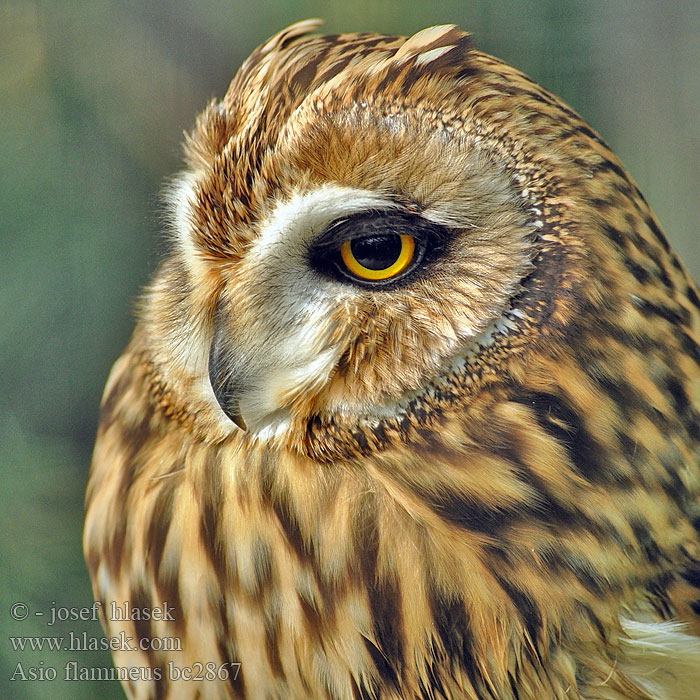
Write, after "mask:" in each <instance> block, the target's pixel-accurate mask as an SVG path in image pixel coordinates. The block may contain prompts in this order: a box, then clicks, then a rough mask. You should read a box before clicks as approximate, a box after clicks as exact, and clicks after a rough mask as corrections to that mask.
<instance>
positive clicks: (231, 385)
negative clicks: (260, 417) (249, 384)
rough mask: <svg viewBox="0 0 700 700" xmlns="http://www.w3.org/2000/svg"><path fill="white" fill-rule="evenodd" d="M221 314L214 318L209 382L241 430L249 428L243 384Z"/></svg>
mask: <svg viewBox="0 0 700 700" xmlns="http://www.w3.org/2000/svg"><path fill="white" fill-rule="evenodd" d="M219 315H220V314H219V313H217V314H216V316H215V319H214V337H213V339H212V343H211V348H210V350H209V382H210V383H211V388H212V389H213V391H214V396H215V397H216V400H217V401H218V402H219V406H221V410H222V411H223V412H224V413H225V414H226V415H227V416H228V417H229V418H230V419H231V420H232V421H233V422H234V423H235V424H236V425H237V426H238V427H239V428H240V429H241V430H247V429H248V426H246V424H245V421H244V420H243V417H242V416H241V413H240V406H239V404H240V400H239V397H240V395H241V390H242V388H243V386H242V382H241V381H240V379H239V378H238V377H237V373H236V372H235V370H234V369H233V362H232V361H231V352H230V350H228V349H227V348H226V346H225V343H224V333H223V331H222V329H221V324H220V323H219V322H218V321H219Z"/></svg>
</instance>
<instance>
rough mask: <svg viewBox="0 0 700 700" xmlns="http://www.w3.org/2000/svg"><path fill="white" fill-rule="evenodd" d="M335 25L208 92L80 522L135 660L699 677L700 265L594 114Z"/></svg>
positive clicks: (239, 685) (164, 692) (315, 681)
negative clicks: (381, 256) (335, 260)
mask: <svg viewBox="0 0 700 700" xmlns="http://www.w3.org/2000/svg"><path fill="white" fill-rule="evenodd" d="M317 25H318V22H316V21H314V20H310V21H307V22H301V23H298V24H296V25H293V26H292V27H289V28H288V29H286V30H284V31H282V32H280V33H279V34H277V35H276V36H275V37H273V38H272V39H270V40H269V41H268V42H267V43H265V44H263V45H262V46H261V47H259V48H258V49H256V50H255V51H254V52H253V54H252V55H251V56H250V58H249V59H248V60H247V61H246V62H245V63H244V65H243V66H242V68H241V69H240V70H239V72H238V73H237V75H236V77H235V78H234V79H233V82H232V83H231V86H230V88H229V90H228V92H227V93H226V95H225V97H224V99H223V100H222V101H220V102H218V101H215V102H212V103H211V104H210V105H209V106H208V107H207V108H206V110H205V111H204V112H203V113H202V115H201V116H200V117H199V118H198V120H197V123H196V126H195V129H194V131H193V132H192V133H191V134H190V135H189V136H188V137H187V140H186V146H185V148H186V156H187V171H186V172H185V173H184V174H182V175H181V176H180V178H179V179H178V180H177V182H176V184H174V185H173V186H172V188H171V191H170V194H169V197H170V201H171V212H172V214H171V228H172V234H173V235H172V238H173V243H172V249H171V253H170V255H169V257H168V258H167V259H166V260H165V261H164V263H163V265H162V266H161V268H160V270H159V271H158V273H157V275H156V277H155V280H154V282H153V283H152V285H151V287H150V289H149V290H148V292H147V294H146V295H145V298H144V300H143V301H142V304H141V311H140V317H139V321H138V324H137V327H136V330H135V332H134V336H133V338H132V341H131V343H130V344H129V346H128V348H127V349H126V351H125V352H124V354H123V355H122V357H121V358H120V359H119V360H118V361H117V363H116V365H115V366H114V369H113V370H112V374H111V376H110V378H109V381H108V383H107V386H106V388H105V393H104V398H103V402H102V409H101V417H100V424H99V431H98V436H97V443H96V446H95V452H94V457H93V464H92V471H91V476H90V482H89V485H88V492H87V515H86V522H85V535H84V548H85V554H86V559H87V562H88V568H89V570H90V574H91V576H92V580H93V586H94V591H95V596H96V598H97V599H98V600H100V601H101V602H102V604H103V611H104V613H105V615H104V620H103V622H104V625H105V630H106V632H107V634H108V636H110V637H116V636H118V635H119V634H120V633H124V634H125V635H126V636H127V637H131V638H132V639H133V640H134V648H133V649H131V650H128V649H121V650H119V651H116V652H115V653H114V659H115V664H116V665H117V667H119V668H120V669H122V672H123V677H124V686H125V690H126V693H127V695H128V696H129V698H131V699H133V700H136V699H138V700H175V699H176V698H177V699H183V700H188V699H194V698H201V699H202V700H204V699H213V698H228V699H233V698H241V699H250V700H252V699H255V700H257V699H263V698H266V699H267V698H279V699H282V698H284V699H289V700H306V699H314V700H350V699H353V700H360V699H361V700H379V699H381V700H398V699H399V698H401V699H404V700H436V699H438V698H449V699H454V700H458V699H462V700H549V699H550V698H551V699H552V700H555V699H557V700H564V699H566V700H575V699H578V700H687V699H688V698H691V697H694V694H696V693H697V688H698V685H699V684H700V466H699V465H700V459H699V456H700V417H699V413H700V298H699V297H698V290H697V288H696V286H695V284H694V283H693V281H692V280H691V279H690V278H689V276H688V274H687V273H686V271H685V269H684V267H683V265H682V264H681V263H680V262H679V260H678V259H677V257H676V256H675V254H674V253H673V251H672V250H671V249H670V247H669V244H668V242H667V241H666V239H665V237H664V235H663V233H662V232H661V230H660V228H659V225H658V223H657V221H656V219H655V218H654V215H653V214H652V212H651V211H650V209H649V207H648V205H647V203H646V201H645V200H644V198H643V196H642V195H641V193H640V192H639V190H638V189H637V187H636V185H635V184H634V183H633V182H632V180H631V179H630V177H629V176H628V175H627V173H626V172H625V170H624V169H623V167H622V165H621V164H620V163H619V161H618V160H617V158H616V157H615V155H614V154H613V153H612V152H611V151H610V150H609V148H608V147H607V145H606V144H605V143H604V142H603V141H602V140H601V139H600V137H599V136H598V135H597V134H596V133H595V132H593V131H592V130H591V129H590V128H589V127H588V126H587V125H586V124H585V123H584V122H583V121H582V120H581V118H580V117H579V116H578V115H577V114H575V113H574V112H573V111H571V110H570V109H569V108H568V107H566V106H565V105H563V104H562V103H561V102H559V101H558V100H557V99H556V98H555V97H553V96H552V95H550V94H549V93H547V92H546V91H545V90H543V89H542V88H541V87H540V86H538V85H536V84H535V83H533V82H532V81H531V80H530V79H529V78H527V77H526V76H524V75H522V74H521V73H519V72H517V71H516V70H514V69H513V68H511V67H509V66H507V65H504V64H503V63H501V62H500V61H498V60H496V59H494V58H492V57H490V56H486V55H484V54H482V53H479V52H478V51H476V50H474V49H473V48H472V47H471V44H470V40H469V37H468V35H466V34H465V33H463V32H461V31H459V30H458V29H456V28H455V27H453V26H442V27H433V28H430V29H426V30H424V31H422V32H419V33H418V34H416V35H415V36H413V37H411V38H408V39H406V38H404V37H392V36H381V35H376V34H343V35H336V36H327V37H324V36H314V35H311V34H309V32H311V31H313V30H314V29H315V28H316V27H317ZM387 212H388V213H387ZM392 212H398V213H399V214H400V216H401V217H403V218H402V219H401V220H402V221H412V222H414V225H415V226H418V227H424V228H426V230H428V229H429V230H430V231H431V232H432V233H431V234H430V235H431V236H432V238H430V241H432V243H431V246H432V247H431V248H429V249H428V250H427V252H426V253H425V255H426V258H425V261H424V263H421V265H420V266H419V267H418V268H417V269H416V271H415V273H413V272H412V273H411V274H409V275H407V276H406V277H405V278H403V279H401V280H400V281H397V282H396V284H394V283H392V284H389V285H387V286H384V287H379V286H375V287H372V286H370V285H368V284H352V283H349V282H348V281H347V280H340V281H339V280H338V279H335V278H333V274H336V273H334V272H332V271H331V272H328V271H327V270H326V271H323V270H320V269H316V268H314V267H313V265H314V263H313V260H315V258H314V257H313V256H314V255H316V254H317V253H315V252H314V251H317V249H318V247H319V246H320V245H321V243H320V242H319V241H321V240H325V238H324V236H325V237H328V236H332V235H333V230H334V229H333V226H336V225H338V223H339V222H340V224H342V223H343V222H344V221H346V220H348V219H349V220H353V219H352V217H353V216H357V215H361V216H365V217H369V218H370V220H371V221H372V222H376V221H379V222H380V224H381V225H385V224H384V223H382V222H386V221H389V220H390V218H386V217H391V216H392V215H393V214H392ZM372 225H375V224H374V223H373V224H372ZM387 225H388V224H387ZM403 230H404V229H402V231H403ZM405 230H412V229H410V228H409V229H405ZM319 254H320V253H319ZM324 269H325V268H324ZM234 421H235V422H236V423H238V426H240V427H238V426H237V425H235V424H234ZM243 427H246V428H247V429H245V430H244V429H243ZM125 603H126V604H128V605H130V607H131V610H132V611H134V612H135V613H136V615H135V616H136V617H144V616H143V615H139V611H146V610H151V609H155V610H161V612H162V611H163V610H166V612H167V611H171V612H170V613H168V614H165V615H163V614H158V613H156V614H155V615H151V616H150V619H125V620H119V619H116V617H117V616H115V615H114V614H113V613H114V610H115V608H114V606H117V607H119V606H121V607H122V608H123V607H124V605H125ZM131 617H134V615H133V614H132V615H131ZM167 640H171V642H170V643H168V642H167ZM168 644H170V646H168ZM137 647H138V648H137ZM239 664H240V671H239V672H238V665H239ZM183 669H185V670H187V669H189V671H190V673H191V674H192V673H194V676H195V678H197V677H198V676H197V673H199V674H200V675H201V678H200V679H199V680H191V679H190V678H189V677H186V676H185V675H184V674H183V672H182V670H183Z"/></svg>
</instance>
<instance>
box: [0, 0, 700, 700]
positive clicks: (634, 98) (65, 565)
mask: <svg viewBox="0 0 700 700" xmlns="http://www.w3.org/2000/svg"><path fill="white" fill-rule="evenodd" d="M305 17H322V18H324V19H325V20H326V25H325V28H326V29H327V30H328V31H329V32H335V31H351V30H375V31H382V32H389V33H413V32H415V31H417V30H419V29H421V28H423V27H425V26H428V25H431V24H439V23H445V22H454V23H457V24H459V25H460V26H462V27H463V28H465V29H468V30H469V31H471V32H472V33H473V35H474V42H475V44H476V46H477V47H479V48H481V49H483V50H485V51H487V52H489V53H493V54H495V55H497V56H499V57H501V58H503V59H505V60H507V61H508V62H510V63H512V64H514V65H516V66H517V67H519V68H520V69H522V70H524V71H525V72H527V73H528V74H530V75H531V76H532V77H534V78H535V79H536V80H538V81H539V82H540V83H542V84H543V85H544V86H545V87H547V88H548V89H549V90H551V91H552V92H554V93H556V94H557V95H559V96H560V97H562V98H563V99H564V100H565V101H566V102H568V103H569V104H571V105H572V106H573V107H574V108H575V109H576V110H578V111H579V112H580V113H582V114H583V116H584V117H585V118H586V119H587V120H588V121H589V122H590V123H591V125H592V126H593V127H594V128H596V129H597V130H598V131H599V132H600V133H601V134H602V135H603V137H604V138H605V139H606V140H607V141H608V142H609V143H610V144H611V146H612V147H613V149H614V150H615V151H616V152H617V153H618V155H619V156H620V157H621V159H622V161H623V162H624V163H625V164H626V166H627V167H628V169H629V170H630V172H631V173H632V175H633V177H634V178H635V179H636V180H637V182H638V184H639V186H640V188H641V189H642V191H643V192H644V193H645V194H646V196H647V198H648V199H649V201H650V202H651V204H652V207H653V208H654V210H655V211H656V213H657V215H658V217H659V219H660V220H661V223H662V226H663V228H664V230H665V231H666V233H667V235H668V237H669V238H670V239H671V241H672V243H673V245H674V246H675V247H676V249H677V250H678V252H679V253H680V254H681V257H682V258H683V259H684V260H685V262H686V264H687V265H688V266H689V267H690V269H691V271H692V272H693V274H694V275H695V277H696V279H697V278H698V277H700V251H699V250H698V245H697V243H698V225H697V222H698V214H699V213H700V175H699V171H700V119H699V118H698V115H699V114H700V40H699V39H698V37H700V4H699V3H698V2H697V1H693V2H675V3H663V2H660V1H659V2H649V1H643V0H640V1H637V2H634V1H619V0H618V1H617V2H610V1H609V0H586V1H583V0H581V1H575V0H574V1H570V2H562V1H561V0H558V1H543V0H538V1H535V0H531V1H526V0H519V1H511V2H504V1H489V0H462V1H461V2H456V1H452V2H449V1H448V2H435V1H434V0H433V1H430V2H425V1H423V0H420V1H416V2H412V3H399V2H390V1H382V0H374V1H373V2H370V1H362V0H345V1H343V2H318V1H311V0H309V1H306V2H302V1H299V2H286V3H283V4H282V3H279V4H278V3H272V2H265V1H263V0H259V1H256V2H241V1H238V2H235V1H233V0H200V1H197V2H195V1H194V0H189V1H188V0H170V1H169V2H165V0H153V1H152V2H129V1H128V0H122V1H121V2H117V1H114V2H110V1H108V0H85V1H82V2H81V1H79V0H47V1H46V2H38V1H35V2H31V1H29V0H27V1H22V0H17V1H15V2H7V0H5V1H4V2H3V1H2V0H0V214H1V220H0V245H1V251H2V254H1V256H0V271H1V272H0V285H1V289H2V294H1V296H0V309H1V314H2V315H1V318H2V323H1V325H0V342H1V343H2V351H1V352H0V362H1V363H2V365H1V377H2V384H1V388H0V408H1V412H0V498H1V499H2V508H1V513H0V532H1V533H2V543H1V549H0V560H1V561H2V565H1V571H0V628H1V629H2V630H3V632H2V635H1V639H0V653H1V661H2V667H1V669H0V672H1V674H2V677H1V678H0V697H3V698H12V699H24V698H27V699H29V698H31V699H35V698H49V697H50V698H53V699H57V700H61V699H63V698H65V699H71V700H81V699H83V698H85V699H87V698H123V694H122V691H121V690H120V688H119V685H118V684H117V683H114V682H112V683H101V682H89V681H85V682H66V681H61V680H60V679H61V678H63V675H64V668H65V665H66V663H67V662H69V661H77V662H78V664H79V665H80V666H87V667H108V666H109V665H110V660H109V657H108V655H107V654H105V653H98V652H94V651H84V652H77V651H70V650H60V651H50V650H48V649H46V648H45V649H44V650H35V651H31V650H29V649H25V650H23V651H22V650H19V649H16V648H14V647H13V641H12V639H11V637H22V636H32V635H33V636H38V637H44V636H47V635H50V636H60V635H68V634H69V632H71V631H72V632H73V633H74V634H76V635H82V633H83V632H85V633H86V634H87V635H88V636H99V635H100V631H99V627H98V625H97V623H94V622H86V621H79V622H75V621H73V622H66V623H63V624H60V623H57V624H56V625H55V626H52V627H49V626H48V625H47V623H48V622H49V621H50V615H51V608H52V606H56V607H68V608H70V607H73V608H82V607H86V606H89V605H90V604H91V603H92V597H91V593H90V587H89V582H88V578H87V574H86V572H85V569H84V565H83V561H82V555H81V546H80V536H81V535H80V533H81V526H82V499H83V492H84V487H85V481H86V477H87V470H88V464H89V459H90V450H91V447H92V440H93V435H94V433H95V427H96V418H97V408H98V404H99V399H100V393H101V390H102V386H103V384H104V382H105V379H106V376H107V373H108V371H109V367H110V365H111V364H112V362H113V361H114V360H115V359H116V357H117V356H118V354H119V352H120V350H121V348H122V347H123V346H124V345H125V343H126V342H127V339H128V336H129V333H130V330H131V326H132V323H133V302H134V299H135V297H136V296H137V294H138V292H139V289H140V288H141V287H142V286H143V285H144V284H145V282H146V281H147V279H148V278H149V275H150V274H151V272H152V271H153V269H154V266H155V264H156V260H157V252H156V251H157V249H158V241H159V239H160V230H161V222H160V215H159V209H160V204H159V190H160V188H161V186H162V183H163V180H164V178H165V177H167V176H168V175H169V174H171V173H173V172H174V171H176V170H177V169H178V168H179V167H180V163H181V161H180V147H179V143H180V140H181V138H182V131H183V129H189V128H190V127H191V125H192V123H193V120H194V117H195V115H196V114H197V112H198V111H199V110H200V109H201V108H202V107H203V106H204V104H205V103H206V102H207V100H208V99H209V98H211V97H212V96H221V95H223V93H224V92H225V90H226V87H227V85H228V82H229V80H230V79H231V77H232V76H233V73H234V71H235V70H236V68H237V67H238V66H239V65H240V63H241V62H242V61H243V59H244V58H245V57H246V56H247V54H248V53H249V52H250V51H251V49H253V48H254V47H255V46H256V45H257V44H258V43H260V42H262V41H263V40H265V39H266V38H267V37H268V36H269V35H270V34H272V33H274V32H276V31H277V30H278V29H280V28H282V27H284V26H285V25H287V24H289V23H291V22H293V21H295V20H298V19H302V18H305ZM16 602H22V603H25V604H26V605H27V606H28V607H27V611H28V617H27V619H25V620H14V619H13V618H12V616H11V613H10V609H11V606H12V604H13V603H16ZM36 612H44V617H43V618H42V617H39V616H37V615H36V614H35V613H36ZM14 644H15V645H16V644H17V640H16V639H15V641H14ZM18 664H20V665H21V672H20V673H19V674H18ZM30 668H35V669H37V670H36V671H35V674H36V675H37V676H38V677H39V678H42V677H43V678H46V677H47V675H48V676H50V675H51V673H50V671H48V669H49V668H55V669H56V673H57V680H55V681H51V680H34V681H31V680H21V678H22V676H23V673H24V674H26V675H28V674H29V669H30ZM13 676H14V678H15V680H14V681H11V680H10V677H13Z"/></svg>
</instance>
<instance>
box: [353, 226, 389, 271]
mask: <svg viewBox="0 0 700 700" xmlns="http://www.w3.org/2000/svg"><path fill="white" fill-rule="evenodd" d="M350 250H351V251H352V254H353V255H354V257H355V260H357V262H358V263H360V265H362V266H363V267H366V268H369V269H370V270H386V268H387V267H391V266H392V265H393V264H394V263H395V262H396V260H397V259H398V257H399V255H400V253H401V236H397V235H393V234H390V235H387V236H368V237H367V238H355V239H354V240H352V241H351V242H350Z"/></svg>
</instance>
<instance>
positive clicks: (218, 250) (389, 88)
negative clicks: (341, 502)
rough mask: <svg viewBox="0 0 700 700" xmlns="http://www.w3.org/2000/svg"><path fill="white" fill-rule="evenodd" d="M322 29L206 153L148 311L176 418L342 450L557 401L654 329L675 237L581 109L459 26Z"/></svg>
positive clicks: (285, 42)
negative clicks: (180, 408)
mask: <svg viewBox="0 0 700 700" xmlns="http://www.w3.org/2000/svg"><path fill="white" fill-rule="evenodd" d="M315 26H316V22H313V21H307V22H301V23H298V24H295V25H293V26H292V27H290V28H288V29H286V30H284V31H282V32H280V33H279V34H277V35H276V36H275V37H273V38H272V39H270V40H269V41H268V42H267V43H265V44H264V45H262V46H261V47H259V48H258V49H256V50H255V51H254V52H253V54H252V55H251V57H250V58H249V59H248V60H247V61H246V62H245V64H244V65H243V66H242V68H241V69H240V70H239V72H238V74H237V75H236V76H235V78H234V79H233V82H232V83H231V86H230V87H229V89H228V92H227V93H226V95H225V97H224V98H223V100H222V101H220V102H218V101H215V102H212V103H211V104H210V105H209V106H208V107H207V109H206V110H205V111H204V113H203V114H202V115H201V116H200V117H199V119H198V120H197V123H196V126H195V129H194V130H193V132H192V133H191V134H189V136H188V138H187V141H186V163H187V167H186V170H185V172H184V173H183V174H181V175H180V176H178V177H177V178H176V179H175V180H174V182H173V183H172V184H171V186H170V187H169V189H168V200H169V211H170V221H171V230H172V250H171V253H170V255H169V257H168V258H167V259H166V261H165V262H164V264H163V266H162V268H161V270H160V273H159V275H158V276H157V278H156V281H155V282H154V284H153V285H152V287H151V289H150V290H149V292H148V294H147V295H146V298H145V302H144V306H143V313H142V317H143V323H144V326H145V328H146V331H147V335H148V337H149V341H148V342H149V344H150V348H151V352H150V358H151V361H152V362H153V364H154V366H155V370H154V374H155V376H156V377H157V381H155V383H156V384H157V385H158V386H159V387H162V392H164V393H167V395H168V397H169V401H170V402H171V403H172V402H173V399H172V397H174V396H176V397H179V399H178V400H179V401H180V402H181V404H182V405H187V406H189V407H190V409H189V415H190V416H192V415H195V416H196V419H195V422H196V423H197V424H198V425H200V427H202V429H204V430H206V431H207V432H208V434H209V435H210V436H216V437H217V438H224V437H226V436H227V435H230V434H231V433H235V432H236V431H241V430H242V431H246V432H247V434H248V435H249V436H251V437H254V438H265V439H273V440H279V441H282V442H285V443H287V444H291V443H294V447H295V448H297V449H301V450H303V451H306V452H311V453H313V454H314V455H315V456H317V457H318V456H323V455H334V454H336V453H337V452H338V451H339V450H340V451H341V452H342V451H343V450H345V451H347V450H348V449H350V448H349V447H348V445H347V444H343V445H342V446H341V445H340V444H339V442H338V440H335V438H334V437H333V436H334V435H340V434H341V433H342V434H344V435H347V434H348V431H349V434H352V435H354V436H355V437H354V439H353V441H352V443H353V447H352V449H353V450H360V451H361V450H362V449H365V448H367V446H368V445H370V446H372V445H374V446H376V445H378V444H380V443H382V441H385V440H389V439H391V436H392V435H399V434H403V435H405V434H406V431H408V430H410V429H413V428H417V429H420V427H421V426H425V425H430V424H432V423H433V422H434V421H435V420H436V416H440V415H443V414H444V413H445V411H449V410H452V409H453V408H454V407H455V406H456V405H458V408H460V410H461V409H462V408H464V406H465V404H467V403H469V402H473V401H476V400H478V398H479V396H480V395H481V394H482V393H483V392H484V390H485V389H489V388H490V389H489V390H494V391H495V390H497V389H498V388H499V387H507V386H513V385H515V384H517V383H519V382H523V381H524V380H525V379H527V381H528V383H529V384H530V385H531V386H535V387H545V386H547V385H548V384H550V383H551V382H552V381H553V380H552V376H551V375H552V370H551V367H552V361H553V359H552V358H554V361H556V358H557V357H558V356H563V355H565V354H567V353H568V352H569V350H570V349H571V348H572V347H576V346H578V345H579V344H580V343H582V342H583V339H584V337H587V334H593V335H594V334H595V328H596V324H605V323H607V321H606V319H607V318H608V317H609V316H610V315H611V314H613V313H614V315H615V319H616V321H615V323H616V324H617V325H618V326H619V328H620V329H621V330H620V333H622V334H625V333H627V334H629V336H630V337H633V336H634V335H635V333H636V334H637V335H639V329H640V328H643V327H644V326H645V321H644V310H643V303H644V302H642V301H641V300H642V299H643V298H644V297H645V294H644V293H643V292H642V291H641V290H640V285H642V286H643V285H644V282H645V281H646V278H647V277H648V276H649V275H651V274H654V275H658V270H659V269H663V270H668V269H669V264H668V262H667V261H666V260H665V259H662V257H663V256H666V255H667V244H666V243H665V240H664V239H663V236H662V235H661V233H660V232H659V231H658V228H657V227H656V224H655V222H654V220H653V218H652V216H651V214H650V213H649V212H648V210H647V208H646V204H645V203H644V200H643V198H642V197H641V195H640V194H639V192H638V190H637V189H636V187H635V186H634V184H633V183H632V182H631V181H630V180H629V178H628V177H627V175H626V174H625V173H624V171H623V170H622V169H621V167H620V165H619V163H618V161H617V160H616V158H615V156H614V155H613V154H612V153H611V152H610V151H609V149H608V148H607V147H606V145H605V144H604V143H603V142H602V141H601V140H600V138H599V137H598V136H597V135H596V134H595V133H594V132H593V131H591V129H590V128H589V127H587V126H586V125H585V123H584V122H582V121H581V119H580V118H579V117H578V116H577V115H576V114H575V113H574V112H572V111H571V110H570V109H569V108H567V107H566V106H564V105H563V104H562V103H560V102H559V101H558V100H557V99H556V98H554V97H552V96H551V95H549V93H547V92H546V91H544V90H543V89H542V88H540V87H539V86H538V85H536V84H535V83H533V82H532V81H530V80H529V79H528V78H526V77H525V76H523V75H522V74H521V73H519V72H517V71H516V70H514V69H512V68H510V67H508V66H506V65H504V64H503V63H501V62H500V61H498V60H496V59H494V58H491V57H489V56H486V55H484V54H482V53H479V52H477V51H475V50H473V49H472V48H471V46H470V41H469V37H468V35H467V34H465V33H463V32H461V31H459V30H457V29H456V28H454V27H453V26H439V27H432V28H430V29H426V30H424V31H421V32H419V33H418V34H415V35H414V36H412V37H410V38H408V39H407V38H403V37H393V36H381V35H375V34H348V35H337V36H327V37H320V36H310V35H308V32H309V31H311V30H313V29H314V28H315ZM628 231H631V232H633V233H630V234H628ZM649 251H652V253H655V256H656V257H655V256H654V255H651V257H650V256H649ZM635 256H636V258H637V260H635ZM650 266H651V267H652V268H654V269H653V270H649V267H650ZM676 267H677V269H675V270H670V271H669V272H668V273H666V272H664V274H667V278H668V279H670V276H671V275H674V274H676V275H681V276H682V271H681V272H679V270H680V266H678V265H677V266H676ZM657 268H658V269H657ZM669 284H672V283H671V282H669ZM681 284H682V282H681ZM669 289H670V287H669ZM583 318H587V319H588V321H586V322H585V323H583V322H582V320H581V319H583ZM582 323H583V325H582ZM154 349H155V350H154ZM591 352H592V354H591V358H590V360H591V363H593V365H594V364H595V357H594V355H595V353H594V352H593V351H591ZM601 352H602V353H603V354H604V355H605V357H606V363H607V365H610V364H611V363H612V364H613V365H616V364H617V365H619V364H620V363H621V362H622V360H620V359H619V358H617V357H616V356H614V353H612V355H611V354H610V353H607V354H606V352H605V351H603V350H601ZM544 356H546V357H547V358H548V361H547V362H546V363H539V364H538V361H537V358H541V357H544ZM559 383H560V384H562V383H565V380H562V381H561V382H559ZM192 407H194V408H192ZM321 435H322V436H323V437H322V438H321V437H319V436H321ZM292 436H293V437H292ZM345 443H347V441H345Z"/></svg>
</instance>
